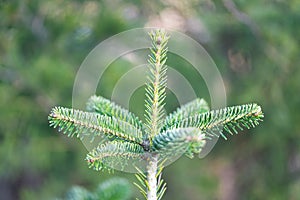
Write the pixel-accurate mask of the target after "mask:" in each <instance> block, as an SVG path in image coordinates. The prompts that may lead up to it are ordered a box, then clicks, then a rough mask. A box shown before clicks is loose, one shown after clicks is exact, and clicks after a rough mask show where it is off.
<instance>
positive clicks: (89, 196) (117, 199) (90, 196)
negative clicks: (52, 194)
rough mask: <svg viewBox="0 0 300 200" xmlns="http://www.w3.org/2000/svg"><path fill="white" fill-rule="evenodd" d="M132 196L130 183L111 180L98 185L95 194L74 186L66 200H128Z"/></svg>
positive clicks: (121, 180)
mask: <svg viewBox="0 0 300 200" xmlns="http://www.w3.org/2000/svg"><path fill="white" fill-rule="evenodd" d="M130 195H131V190H130V183H129V182H128V181H127V180H126V179H124V178H117V177H115V178H111V179H109V180H106V181H105V182H103V183H101V184H99V185H98V187H97V189H96V190H94V191H93V192H90V191H88V190H86V189H85V188H83V187H81V186H72V187H71V189H69V191H68V192H67V194H66V196H65V198H64V199H65V200H128V199H129V198H130Z"/></svg>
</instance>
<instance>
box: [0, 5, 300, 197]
mask: <svg viewBox="0 0 300 200" xmlns="http://www.w3.org/2000/svg"><path fill="white" fill-rule="evenodd" d="M157 25H160V26H165V27H168V28H172V29H175V30H179V31H181V32H184V33H186V34H188V35H189V36H191V37H192V38H194V39H195V40H197V41H198V42H199V43H201V44H202V45H203V46H204V47H205V48H206V50H207V51H208V52H209V54H210V55H211V57H212V58H213V59H214V61H215V62H216V64H217V66H218V68H219V70H220V72H221V74H222V77H223V79H224V82H225V85H226V92H227V100H228V105H235V104H242V103H247V102H257V103H259V104H261V105H262V108H263V111H264V113H265V120H264V122H263V123H262V124H261V125H260V126H258V127H257V128H255V129H253V130H250V131H244V133H241V134H239V135H237V136H234V137H230V138H229V141H223V140H221V139H220V140H219V141H218V143H217V145H216V146H215V148H214V149H213V151H212V152H211V153H210V154H209V155H208V156H207V157H205V158H204V159H201V160H200V159H193V160H190V159H188V158H181V159H180V160H178V161H176V162H175V163H173V164H172V165H170V166H168V167H167V168H166V170H165V173H164V178H165V180H166V182H167V183H168V190H167V193H166V196H165V199H174V200H181V199H186V200H199V199H221V200H235V199H275V200H276V199H299V198H300V190H299V188H300V145H299V144H300V123H299V122H300V114H299V113H300V109H299V108H300V97H299V90H300V87H299V86H300V58H299V56H300V48H299V46H300V1H298V0H289V1H285V0H263V1H262V0H253V1H247V0H236V1H232V0H218V1H210V0H190V1H182V0H166V1H137V0H128V1H117V0H112V1H110V0H106V1H83V0H68V1H64V0H52V1H42V0H23V1H21V0H19V1H18V0H9V1H8V0H7V1H5V0H2V1H0V158H1V162H0V199H5V200H6V199H7V200H10V199H24V200H25V199H28V200H29V199H30V200H34V199H53V198H55V197H61V196H63V194H65V192H66V191H67V190H68V189H69V188H70V187H71V185H75V184H76V185H81V186H84V187H86V188H88V189H90V188H94V187H95V186H96V185H98V184H99V183H101V182H103V181H104V180H106V179H109V178H111V177H114V176H120V177H125V178H128V179H129V180H130V182H133V181H134V180H135V178H134V176H133V174H125V173H119V172H115V174H106V173H101V172H100V173H99V172H95V171H93V170H91V169H88V167H87V164H86V163H85V161H84V158H85V154H86V150H85V148H84V146H83V145H82V143H81V142H80V141H78V140H76V139H70V138H66V137H65V136H63V135H62V134H59V133H57V131H56V130H54V129H52V128H49V127H48V121H47V115H48V113H49V111H50V109H51V107H53V106H55V105H62V106H67V107H70V106H71V105H72V87H73V82H74V78H75V75H76V72H77V70H78V68H79V66H80V64H81V62H82V61H83V59H84V58H85V57H86V55H87V54H88V53H89V52H90V51H91V50H92V49H93V48H94V47H95V46H96V45H97V44H98V43H99V42H101V41H103V40H104V39H106V38H108V37H110V36H112V35H114V34H117V33H119V32H121V31H125V30H128V29H131V28H137V27H148V26H157ZM172 60H173V61H172ZM176 63H177V61H176V58H174V59H172V55H170V60H169V65H171V66H172V65H175V66H178V65H176ZM127 65H130V63H127ZM122 69H123V68H122ZM123 73H124V72H123V71H122V70H121V69H120V67H119V68H118V67H116V66H113V67H112V68H111V69H110V70H108V71H107V73H106V76H105V77H106V78H104V79H103V80H102V81H103V82H102V85H101V88H100V89H99V91H98V92H99V94H101V95H103V96H106V97H109V95H110V94H111V91H112V89H113V87H114V84H115V83H116V81H117V80H118V78H119V77H120V76H121V75H122V74H123ZM189 74H190V75H192V74H193V73H192V72H186V75H187V77H188V76H189ZM200 83H201V82H200ZM191 84H192V85H193V87H194V89H195V90H196V91H197V92H199V96H200V97H201V96H203V95H202V94H201V92H202V91H201V90H202V89H203V90H205V86H203V85H202V86H201V84H202V83H201V84H199V82H197V79H191ZM125 92H126V91H125ZM142 92H143V91H142V90H141V91H140V92H139V91H138V92H137V93H135V95H134V97H135V98H136V101H137V102H141V103H142V102H143V100H142V98H143V93H142ZM203 94H204V97H207V94H206V92H203ZM171 97H172V95H171V94H170V95H169V97H168V98H169V102H171V103H170V104H169V105H170V106H169V108H168V109H169V110H172V109H173V108H174V107H175V106H177V102H176V101H174V100H172V98H171ZM172 102H173V103H172ZM131 107H132V108H131V109H132V110H135V111H137V112H140V113H142V109H143V104H140V105H136V106H131ZM132 190H133V194H134V196H139V194H138V190H137V189H136V188H135V187H133V186H132Z"/></svg>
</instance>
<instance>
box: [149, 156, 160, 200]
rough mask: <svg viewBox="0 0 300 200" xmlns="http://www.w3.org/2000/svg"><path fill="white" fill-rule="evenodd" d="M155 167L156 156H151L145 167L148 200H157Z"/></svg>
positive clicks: (156, 163)
mask: <svg viewBox="0 0 300 200" xmlns="http://www.w3.org/2000/svg"><path fill="white" fill-rule="evenodd" d="M157 166H158V156H157V155H153V156H152V157H151V159H150V160H149V162H148V166H147V182H148V184H149V185H148V192H147V199H148V200H157V178H156V174H157Z"/></svg>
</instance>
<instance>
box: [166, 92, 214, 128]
mask: <svg viewBox="0 0 300 200" xmlns="http://www.w3.org/2000/svg"><path fill="white" fill-rule="evenodd" d="M208 111H209V107H208V104H207V103H206V101H205V100H204V99H199V98H197V99H195V100H193V101H191V102H188V103H187V104H185V105H183V106H181V107H180V108H177V110H176V111H174V112H173V113H171V114H169V115H168V116H167V117H166V119H165V121H164V126H163V128H162V130H161V132H162V131H165V130H167V129H168V128H170V127H172V126H173V125H174V124H175V123H176V122H178V121H180V120H182V119H184V118H187V117H189V116H193V115H196V114H200V113H204V112H208Z"/></svg>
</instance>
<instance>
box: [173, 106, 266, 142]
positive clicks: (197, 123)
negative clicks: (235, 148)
mask: <svg viewBox="0 0 300 200" xmlns="http://www.w3.org/2000/svg"><path fill="white" fill-rule="evenodd" d="M263 117H264V115H263V113H262V110H261V107H260V106H258V105H257V104H246V105H240V106H232V107H227V108H223V109H220V110H213V111H210V112H206V113H202V114H198V115H194V116H191V117H187V118H185V119H182V120H178V122H177V123H175V124H174V125H173V126H172V128H179V127H183V128H184V127H196V128H199V129H200V130H201V131H202V133H204V134H206V135H208V136H219V135H218V134H220V135H221V136H222V137H223V138H224V139H227V138H226V136H225V135H224V134H223V133H222V130H223V129H224V130H225V132H226V133H229V134H231V135H233V133H235V134H237V133H238V131H237V130H238V129H239V130H243V129H244V128H247V129H250V128H254V127H255V126H257V125H258V124H259V122H260V121H262V118H263ZM216 133H217V134H216Z"/></svg>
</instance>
